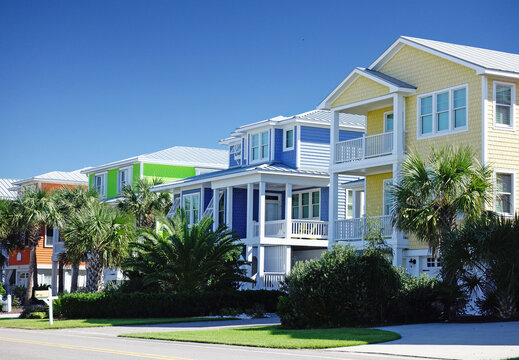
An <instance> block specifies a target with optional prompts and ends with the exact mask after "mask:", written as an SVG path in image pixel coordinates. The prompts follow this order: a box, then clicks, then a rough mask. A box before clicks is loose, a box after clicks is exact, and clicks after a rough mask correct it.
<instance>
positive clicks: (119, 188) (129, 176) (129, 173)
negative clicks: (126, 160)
mask: <svg viewBox="0 0 519 360" xmlns="http://www.w3.org/2000/svg"><path fill="white" fill-rule="evenodd" d="M121 172H126V185H131V184H132V175H133V174H132V167H131V166H130V167H125V168H120V169H119V170H118V171H117V194H118V195H120V194H121V191H122V190H123V187H122V186H121Z"/></svg>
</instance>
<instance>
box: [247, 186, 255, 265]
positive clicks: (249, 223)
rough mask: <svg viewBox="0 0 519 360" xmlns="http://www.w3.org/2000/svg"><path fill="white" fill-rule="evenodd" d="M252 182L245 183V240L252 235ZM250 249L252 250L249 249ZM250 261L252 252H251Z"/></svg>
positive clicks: (249, 238)
mask: <svg viewBox="0 0 519 360" xmlns="http://www.w3.org/2000/svg"><path fill="white" fill-rule="evenodd" d="M253 213H254V184H247V240H248V241H250V240H251V239H252V238H253V237H254V217H253ZM251 251H252V250H251ZM251 261H252V252H251Z"/></svg>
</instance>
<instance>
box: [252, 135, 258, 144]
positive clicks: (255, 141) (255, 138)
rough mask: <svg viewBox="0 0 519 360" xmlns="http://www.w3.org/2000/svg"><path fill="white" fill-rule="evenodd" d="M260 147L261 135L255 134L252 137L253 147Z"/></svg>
mask: <svg viewBox="0 0 519 360" xmlns="http://www.w3.org/2000/svg"><path fill="white" fill-rule="evenodd" d="M258 145H259V135H258V134H254V135H252V146H258Z"/></svg>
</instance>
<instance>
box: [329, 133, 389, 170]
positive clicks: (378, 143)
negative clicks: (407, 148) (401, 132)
mask: <svg viewBox="0 0 519 360" xmlns="http://www.w3.org/2000/svg"><path fill="white" fill-rule="evenodd" d="M392 152H393V132H387V133H382V134H376V135H370V136H363V137H361V138H357V139H353V140H346V141H340V142H338V143H336V144H335V154H336V157H335V158H336V163H337V164H340V163H345V162H351V161H359V160H364V159H368V158H372V157H377V156H383V155H389V154H391V153H392Z"/></svg>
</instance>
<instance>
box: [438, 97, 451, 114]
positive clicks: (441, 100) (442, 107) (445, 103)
mask: <svg viewBox="0 0 519 360" xmlns="http://www.w3.org/2000/svg"><path fill="white" fill-rule="evenodd" d="M447 110H449V93H448V92H444V93H441V94H438V95H436V111H438V112H441V111H447Z"/></svg>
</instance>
